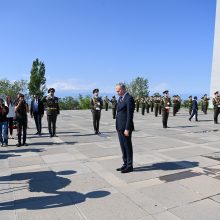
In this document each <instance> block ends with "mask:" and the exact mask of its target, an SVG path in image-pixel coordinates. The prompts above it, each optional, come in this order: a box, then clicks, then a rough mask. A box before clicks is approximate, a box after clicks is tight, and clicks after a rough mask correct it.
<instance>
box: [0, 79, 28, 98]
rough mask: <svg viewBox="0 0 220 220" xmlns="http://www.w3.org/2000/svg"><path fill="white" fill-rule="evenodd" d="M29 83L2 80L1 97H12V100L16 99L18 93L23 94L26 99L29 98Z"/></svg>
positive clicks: (0, 82) (0, 86) (0, 83)
mask: <svg viewBox="0 0 220 220" xmlns="http://www.w3.org/2000/svg"><path fill="white" fill-rule="evenodd" d="M27 87H28V82H27V81H26V80H17V81H14V82H10V81H9V80H7V79H2V80H0V95H1V96H2V97H3V98H5V96H6V95H10V96H11V97H12V99H15V98H16V96H17V94H18V93H23V94H24V95H25V97H26V99H28V98H29V96H28V89H27Z"/></svg>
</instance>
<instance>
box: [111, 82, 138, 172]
mask: <svg viewBox="0 0 220 220" xmlns="http://www.w3.org/2000/svg"><path fill="white" fill-rule="evenodd" d="M115 91H116V92H117V94H118V95H119V101H118V105H117V115H116V130H117V132H118V138H119V142H120V146H121V151H122V159H123V165H122V167H120V168H117V171H121V172H122V173H129V172H132V171H133V149H132V141H131V137H132V131H133V130H134V123H133V114H134V110H135V102H134V99H133V97H132V96H130V95H129V93H127V92H126V87H125V85H124V84H123V83H119V84H117V85H116V88H115Z"/></svg>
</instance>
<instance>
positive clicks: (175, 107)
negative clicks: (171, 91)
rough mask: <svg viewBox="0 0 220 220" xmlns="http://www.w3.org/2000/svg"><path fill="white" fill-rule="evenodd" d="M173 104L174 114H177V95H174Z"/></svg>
mask: <svg viewBox="0 0 220 220" xmlns="http://www.w3.org/2000/svg"><path fill="white" fill-rule="evenodd" d="M172 104H173V116H176V113H177V112H178V100H177V96H176V95H174V96H173V100H172Z"/></svg>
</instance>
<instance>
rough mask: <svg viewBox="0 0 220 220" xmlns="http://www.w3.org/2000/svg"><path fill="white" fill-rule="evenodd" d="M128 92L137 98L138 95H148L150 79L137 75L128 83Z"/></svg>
mask: <svg viewBox="0 0 220 220" xmlns="http://www.w3.org/2000/svg"><path fill="white" fill-rule="evenodd" d="M126 87H127V90H128V92H129V93H130V94H131V95H132V96H133V97H134V98H136V97H137V96H139V97H141V96H148V94H149V90H148V89H149V86H148V80H147V79H144V78H143V77H137V78H136V79H133V80H132V81H131V83H130V84H127V85H126Z"/></svg>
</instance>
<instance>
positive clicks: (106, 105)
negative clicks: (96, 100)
mask: <svg viewBox="0 0 220 220" xmlns="http://www.w3.org/2000/svg"><path fill="white" fill-rule="evenodd" d="M105 111H108V103H106V104H105Z"/></svg>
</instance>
